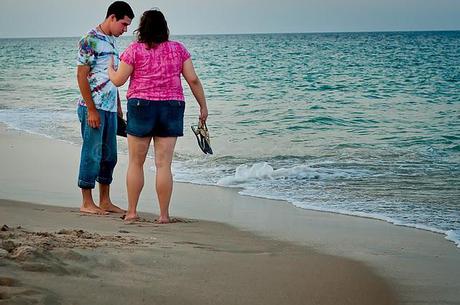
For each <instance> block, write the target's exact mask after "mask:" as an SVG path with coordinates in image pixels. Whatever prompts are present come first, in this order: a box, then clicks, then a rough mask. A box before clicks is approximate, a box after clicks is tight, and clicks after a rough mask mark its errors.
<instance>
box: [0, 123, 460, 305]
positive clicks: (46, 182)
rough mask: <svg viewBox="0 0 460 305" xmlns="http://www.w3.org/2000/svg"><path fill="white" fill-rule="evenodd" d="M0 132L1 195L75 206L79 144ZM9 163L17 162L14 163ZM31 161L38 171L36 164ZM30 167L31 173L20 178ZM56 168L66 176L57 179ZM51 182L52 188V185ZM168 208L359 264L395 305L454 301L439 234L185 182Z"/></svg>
mask: <svg viewBox="0 0 460 305" xmlns="http://www.w3.org/2000/svg"><path fill="white" fill-rule="evenodd" d="M0 130H1V131H0V133H1V134H2V137H1V140H2V168H4V169H5V170H4V172H3V174H2V175H1V180H0V182H1V183H2V185H3V187H2V190H1V192H0V197H1V198H5V199H14V200H22V201H31V202H39V203H46V204H52V205H61V206H62V205H64V206H73V207H75V206H78V205H79V200H80V197H79V193H78V190H77V188H76V186H75V179H76V178H75V177H76V171H77V165H78V157H79V151H78V148H77V147H75V146H73V145H71V144H67V143H59V142H58V141H56V140H51V139H48V138H42V137H39V136H34V135H28V134H23V133H21V132H19V131H12V130H7V129H5V127H3V126H2V127H1V128H0ZM24 150H26V151H27V150H29V151H30V150H33V151H34V154H36V159H34V160H30V159H29V158H28V154H27V152H26V151H24ZM59 152H60V153H59ZM63 156H65V157H63ZM14 160H16V162H17V163H20V164H16V165H15V164H13V163H14V162H15V161H14ZM18 161H22V162H18ZM34 161H35V162H34ZM37 163H39V165H40V168H38V169H37V168H35V169H34V167H37ZM17 165H19V169H18V167H17ZM149 166H150V165H149ZM44 168H46V171H43V169H44ZM125 168H126V158H123V157H121V158H120V160H119V163H118V165H117V168H116V173H115V174H114V177H115V179H114V181H115V183H114V189H115V188H116V189H117V191H116V192H113V194H114V196H113V199H114V201H116V202H122V203H124V202H126V191H125V190H124V177H123V176H124V172H123V171H124V170H125ZM29 170H30V171H31V172H32V175H31V177H26V176H25V174H27V173H28V171H29ZM62 172H64V173H67V175H66V176H65V177H62V176H61V173H62ZM152 174H153V173H151V172H150V171H146V182H147V183H146V186H145V188H144V191H143V193H142V196H141V200H140V205H139V208H140V210H141V211H149V212H150V211H155V210H156V208H157V207H156V206H155V204H156V203H155V202H156V201H155V194H154V192H153V187H150V188H149V185H148V183H152V182H153V177H152ZM50 181H51V182H53V183H57V184H58V185H57V186H56V187H53V185H51V183H50ZM203 197H206V198H207V200H206V202H203V200H201V198H203ZM121 205H122V206H123V204H121ZM171 213H172V215H173V216H179V217H185V218H194V219H202V220H205V221H216V222H221V223H226V224H229V225H231V226H233V227H236V228H237V229H239V230H243V231H250V232H254V233H256V234H257V235H258V236H263V237H266V238H273V239H275V240H282V241H289V242H294V243H295V244H298V245H301V246H307V247H309V248H313V249H314V250H315V251H319V252H320V253H326V254H329V255H337V256H340V257H345V258H348V259H353V260H357V261H360V262H362V263H364V264H365V265H367V266H369V267H370V268H371V269H372V270H376V272H377V274H379V275H382V276H383V278H384V279H386V280H387V281H388V282H389V283H390V285H391V286H392V289H394V290H395V291H396V292H397V294H398V295H399V296H400V298H401V304H423V303H426V302H429V303H430V304H449V302H456V301H458V300H460V293H458V291H460V267H459V266H460V250H459V249H458V248H456V247H455V245H454V244H453V243H451V242H447V241H446V240H445V239H444V238H443V237H442V236H441V235H440V234H439V233H432V232H428V231H422V230H419V229H415V228H410V227H400V226H396V225H393V224H390V223H387V222H384V221H383V220H376V219H372V218H369V219H367V218H362V217H356V216H347V215H342V214H335V213H329V212H318V211H313V210H304V209H301V208H296V207H294V206H292V205H290V204H285V203H284V202H281V201H277V200H270V199H262V198H257V197H249V196H242V195H239V194H238V191H237V190H236V189H228V188H223V187H215V186H201V185H193V184H187V183H175V191H174V194H173V199H172V203H171Z"/></svg>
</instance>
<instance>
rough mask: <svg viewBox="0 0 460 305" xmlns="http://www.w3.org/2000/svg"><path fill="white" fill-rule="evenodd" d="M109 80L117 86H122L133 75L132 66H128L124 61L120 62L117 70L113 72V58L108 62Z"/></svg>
mask: <svg viewBox="0 0 460 305" xmlns="http://www.w3.org/2000/svg"><path fill="white" fill-rule="evenodd" d="M108 70H109V71H108V73H109V78H110V80H111V81H112V83H113V84H114V85H115V86H117V87H120V86H123V85H124V83H126V81H127V80H128V78H129V76H130V75H131V73H133V66H131V65H128V64H127V63H125V62H124V61H120V65H119V67H118V70H115V68H114V67H113V58H112V59H111V60H110V61H109V69H108Z"/></svg>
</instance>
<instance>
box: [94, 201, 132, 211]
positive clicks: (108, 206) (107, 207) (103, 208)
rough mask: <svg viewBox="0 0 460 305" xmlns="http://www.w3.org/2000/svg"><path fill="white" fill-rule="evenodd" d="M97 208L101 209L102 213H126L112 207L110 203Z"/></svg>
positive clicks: (101, 204) (114, 206)
mask: <svg viewBox="0 0 460 305" xmlns="http://www.w3.org/2000/svg"><path fill="white" fill-rule="evenodd" d="M99 208H101V209H102V210H104V211H107V212H110V213H120V214H121V213H126V211H125V210H123V209H121V208H119V207H117V206H116V205H114V204H113V203H112V202H104V203H102V202H101V203H100V204H99Z"/></svg>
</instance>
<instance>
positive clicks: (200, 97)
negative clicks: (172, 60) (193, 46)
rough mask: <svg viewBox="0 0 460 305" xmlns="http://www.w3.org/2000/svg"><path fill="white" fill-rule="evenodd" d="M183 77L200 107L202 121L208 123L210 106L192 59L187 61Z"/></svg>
mask: <svg viewBox="0 0 460 305" xmlns="http://www.w3.org/2000/svg"><path fill="white" fill-rule="evenodd" d="M182 75H183V76H184V78H185V80H186V81H187V83H188V85H189V86H190V89H191V90H192V93H193V96H195V98H196V101H197V102H198V104H199V105H200V120H201V121H203V122H206V119H207V118H208V106H207V105H206V97H205V96H204V90H203V86H202V85H201V82H200V79H199V78H198V75H196V72H195V68H194V67H193V63H192V59H191V58H189V59H187V60H186V61H185V62H184V64H183V66H182Z"/></svg>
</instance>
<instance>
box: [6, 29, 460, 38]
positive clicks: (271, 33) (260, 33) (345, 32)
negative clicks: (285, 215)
mask: <svg viewBox="0 0 460 305" xmlns="http://www.w3.org/2000/svg"><path fill="white" fill-rule="evenodd" d="M410 32H416V33H417V32H421V33H423V32H460V29H430V30H377V31H368V30H362V31H316V32H253V33H202V34H171V35H170V36H173V37H174V36H230V35H281V34H288V35H292V34H355V33H356V34H359V33H363V34H364V33H410ZM82 35H83V34H82ZM80 36H81V35H79V36H4V37H2V36H0V39H45V38H78V37H80ZM121 37H129V35H124V36H121Z"/></svg>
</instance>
